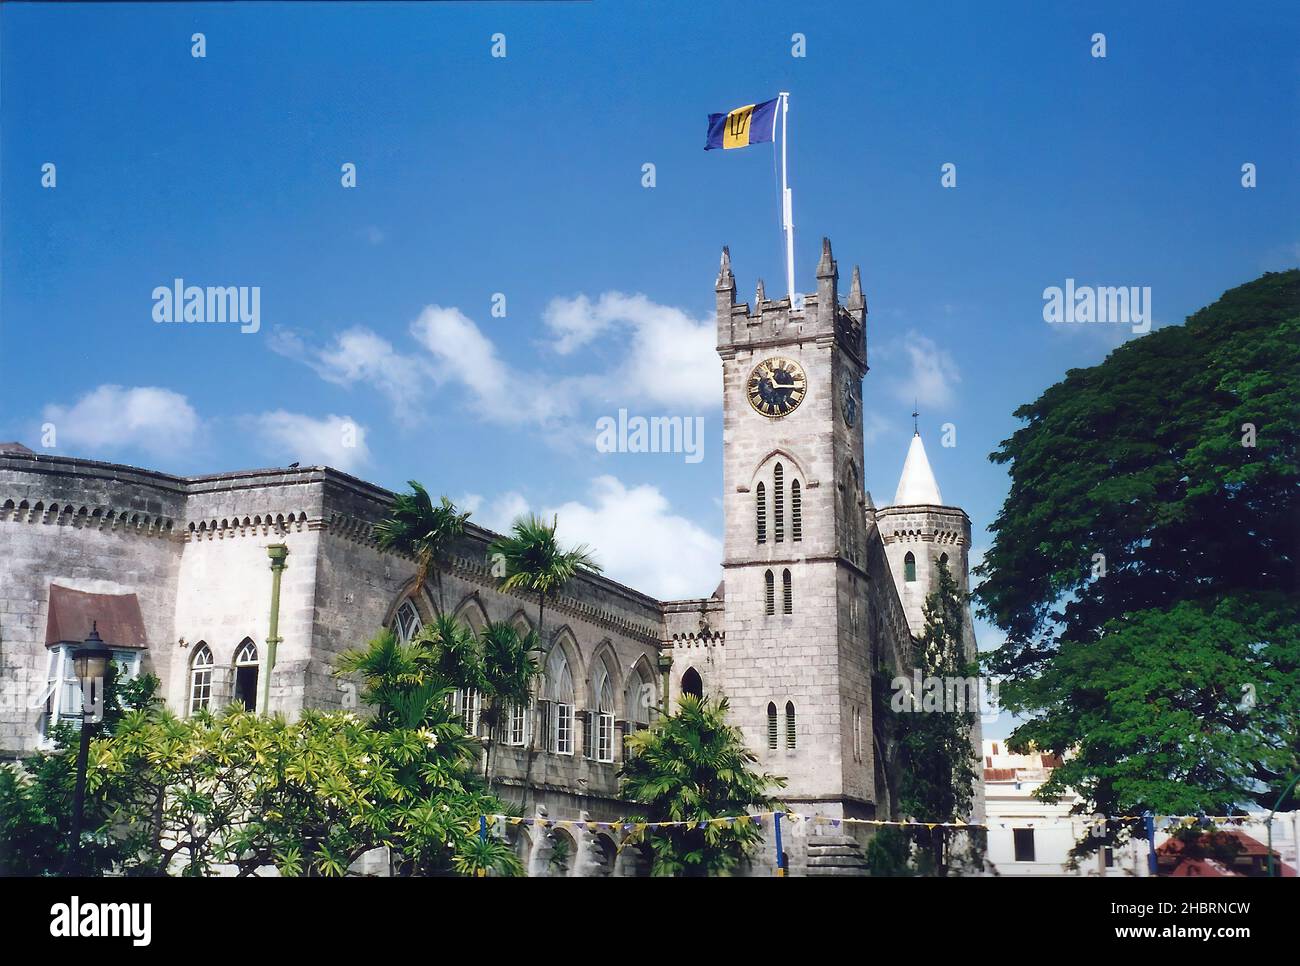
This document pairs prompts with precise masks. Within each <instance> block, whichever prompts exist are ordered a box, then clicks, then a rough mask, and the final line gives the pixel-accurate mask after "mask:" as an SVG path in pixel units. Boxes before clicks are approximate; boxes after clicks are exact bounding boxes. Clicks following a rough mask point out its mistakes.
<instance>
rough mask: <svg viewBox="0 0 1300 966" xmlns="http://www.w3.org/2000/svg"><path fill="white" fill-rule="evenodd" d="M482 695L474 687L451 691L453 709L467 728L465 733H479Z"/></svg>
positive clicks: (453, 712)
mask: <svg viewBox="0 0 1300 966" xmlns="http://www.w3.org/2000/svg"><path fill="white" fill-rule="evenodd" d="M479 703H480V696H479V693H478V692H477V691H475V690H474V689H473V688H468V689H465V688H457V689H456V690H455V691H453V692H452V693H451V711H452V714H454V715H455V716H456V717H457V718H459V719H460V723H461V724H462V725H463V726H464V728H465V733H466V734H470V735H476V734H478V714H479Z"/></svg>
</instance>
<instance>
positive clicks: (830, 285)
mask: <svg viewBox="0 0 1300 966" xmlns="http://www.w3.org/2000/svg"><path fill="white" fill-rule="evenodd" d="M816 275H817V290H816V292H815V293H809V294H808V295H807V296H805V297H804V299H803V302H802V305H798V306H792V305H791V302H790V300H789V299H788V298H782V299H767V298H765V297H764V296H763V293H762V289H761V286H760V289H759V293H758V295H757V297H756V299H755V301H754V304H753V305H750V304H747V303H738V302H737V300H736V282H735V278H734V276H733V274H732V271H731V265H730V259H729V256H728V255H727V253H726V251H725V250H724V252H723V257H722V264H721V270H720V272H719V274H718V277H717V282H716V286H715V291H716V296H717V349H718V353H719V354H720V356H721V357H722V363H723V381H724V393H723V420H724V430H723V452H724V459H723V480H722V485H723V504H724V520H725V538H724V559H723V560H722V566H723V582H722V584H721V585H719V587H718V589H717V591H715V592H714V593H713V595H712V596H710V597H705V598H700V599H697V600H676V601H660V600H656V599H654V598H652V597H650V596H648V595H646V594H643V593H641V592H639V591H637V590H635V589H633V588H630V587H626V586H624V585H622V584H619V583H617V582H616V581H613V580H610V579H608V578H606V577H603V576H600V575H595V574H589V573H582V574H580V575H579V576H578V577H577V578H576V579H575V580H574V581H573V582H571V583H570V584H569V585H568V586H567V587H566V589H565V590H564V592H563V594H562V595H561V596H560V597H559V598H558V599H557V600H555V601H554V602H552V601H550V600H548V602H547V608H546V626H545V628H544V635H543V637H544V640H543V644H544V647H545V653H544V654H543V655H541V657H540V660H539V664H540V666H541V667H542V669H543V674H542V675H541V676H540V678H539V681H538V685H537V693H536V696H535V700H534V702H533V704H532V706H531V707H530V708H529V709H527V711H526V712H525V713H522V714H519V715H516V716H515V717H514V719H513V720H511V721H508V722H506V723H505V724H504V725H503V731H502V733H501V734H500V735H499V736H498V737H499V738H500V739H501V743H500V744H498V745H497V746H496V747H495V748H494V751H493V761H494V763H495V766H494V772H495V773H496V774H497V775H498V776H499V778H498V787H499V788H500V789H501V793H502V795H503V797H505V798H508V799H509V798H514V799H516V800H518V799H519V798H520V795H519V794H518V791H519V790H520V789H521V788H522V787H523V785H524V781H525V775H527V786H528V789H529V791H528V797H527V808H528V813H529V814H530V815H531V814H534V813H535V814H538V815H544V816H546V817H548V818H551V819H587V820H591V821H600V822H604V821H609V820H612V819H617V818H620V817H622V816H623V815H624V814H626V812H627V809H628V806H627V804H626V803H625V802H624V801H622V800H621V799H620V797H619V783H618V778H617V772H618V769H619V767H620V764H621V761H622V756H623V742H622V737H623V736H624V735H626V734H628V733H630V731H632V730H635V729H637V728H639V727H643V726H645V725H647V724H648V723H650V721H651V719H652V717H653V715H655V714H656V713H657V710H656V709H658V708H659V707H661V702H662V701H663V695H662V689H663V682H664V681H665V680H666V681H667V684H668V690H669V693H668V702H669V705H670V706H671V705H672V703H673V702H674V701H676V699H677V697H678V696H679V695H680V694H682V693H697V694H705V695H717V694H724V695H726V696H727V698H728V699H729V702H730V707H731V715H732V720H733V723H734V724H736V725H737V726H738V727H740V728H741V729H742V730H743V732H744V736H745V740H746V742H747V744H748V745H749V747H750V749H751V750H753V752H754V753H755V754H756V755H757V757H758V759H759V764H760V767H761V768H762V769H763V770H765V771H769V772H773V773H776V774H779V775H783V776H785V777H786V778H787V780H788V784H787V786H786V788H785V789H784V790H783V792H782V793H781V797H782V799H783V801H784V802H785V803H786V804H787V805H788V806H789V807H790V808H791V810H793V811H796V812H801V813H805V814H813V813H815V814H820V815H825V816H829V817H832V818H890V817H893V816H895V815H896V803H895V802H893V801H892V800H891V789H892V788H893V787H894V785H895V777H896V776H894V775H892V774H891V773H890V772H891V765H890V752H889V749H888V748H886V747H881V742H880V740H879V738H878V736H877V733H876V729H874V728H873V721H874V715H875V711H874V709H873V686H872V681H873V675H876V674H877V673H889V674H903V675H907V674H910V673H911V668H912V667H913V666H914V665H915V660H914V656H913V648H914V638H915V636H917V635H919V634H920V632H921V629H922V626H923V604H924V600H925V597H926V595H927V594H929V593H930V592H932V591H933V590H934V589H935V586H936V583H937V568H938V565H939V562H940V561H941V560H944V561H946V563H947V564H948V566H949V568H950V569H951V570H952V572H953V574H954V575H955V577H956V578H957V581H958V584H959V586H960V587H961V589H962V590H966V589H967V581H968V577H967V570H968V560H967V558H968V552H969V549H970V538H971V524H970V520H969V518H968V517H967V515H966V514H965V513H964V512H963V511H962V510H961V509H959V508H957V507H954V506H948V505H945V504H944V503H943V501H942V498H941V496H940V492H939V488H938V485H937V483H936V481H935V479H934V476H933V473H932V472H931V469H930V466H929V463H928V461H927V459H926V455H925V449H924V446H923V445H922V442H921V437H920V436H919V435H917V436H914V437H913V439H912V443H911V448H910V450H909V452H908V454H907V456H906V462H905V464H904V470H903V475H902V479H901V480H900V482H899V485H898V488H897V492H896V495H895V499H894V501H893V504H892V505H890V506H882V507H877V506H875V505H874V504H873V502H872V500H871V497H870V496H869V495H868V493H867V492H866V490H865V487H864V482H863V481H864V479H865V475H866V456H865V452H864V445H863V433H862V421H861V418H860V417H861V389H862V380H863V378H864V377H865V375H866V373H867V339H866V319H867V306H866V300H865V298H864V295H863V292H862V287H861V282H860V278H859V274H858V270H857V269H856V268H855V269H854V270H853V273H852V281H851V285H850V289H849V292H848V294H847V297H845V298H843V299H841V296H840V292H839V273H838V269H837V266H836V263H835V260H834V258H833V256H832V253H831V247H830V244H829V242H824V243H823V248H822V254H821V259H820V261H819V263H818V266H817V272H816ZM431 482H432V483H433V485H434V488H435V490H436V486H437V484H436V481H431ZM392 496H393V494H392V493H390V492H389V491H387V490H385V489H383V488H381V487H378V486H375V485H372V484H370V483H367V482H365V481H363V480H360V479H357V478H356V477H353V476H350V475H348V474H346V473H342V472H340V471H338V470H335V469H331V468H329V467H324V466H315V467H303V468H293V469H268V470H255V471H249V472H238V473H223V474H217V475H213V476H198V477H178V476H171V475H168V474H165V473H158V472H153V471H149V470H143V469H136V468H132V467H127V466H120V465H115V464H109V463H102V462H96V461H91V460H83V459H75V458H70V457H64V456H52V455H46V454H36V453H33V452H32V451H30V450H28V449H27V448H26V447H23V446H21V445H18V444H5V445H3V446H0V754H3V755H4V756H5V757H13V756H15V755H20V754H23V753H27V752H30V751H32V750H34V749H37V748H39V747H41V746H42V745H43V743H44V742H45V740H46V739H45V735H46V734H47V732H48V729H49V725H50V723H51V722H52V721H55V720H57V719H59V718H60V717H67V716H72V717H75V716H76V715H77V713H78V710H79V702H80V698H79V692H78V691H77V685H76V681H75V678H74V677H72V674H71V667H70V663H69V654H70V652H71V649H72V647H73V646H75V645H76V644H77V643H78V642H80V641H81V640H83V639H84V638H85V637H86V636H87V634H88V633H89V632H90V629H91V623H92V621H93V622H95V623H96V625H97V627H98V630H99V632H100V635H101V636H102V637H103V638H104V640H105V641H106V642H107V643H108V644H109V645H110V646H111V647H113V648H114V650H115V651H116V652H117V656H118V658H119V660H120V662H121V663H122V664H123V665H124V666H125V667H126V669H127V670H128V671H129V672H133V673H141V672H145V671H148V672H152V673H153V674H156V675H157V676H158V677H159V679H160V680H161V682H162V689H161V691H162V697H163V698H164V699H165V701H166V702H167V704H168V706H169V707H171V708H173V709H174V710H175V711H176V712H178V713H181V714H188V713H191V712H192V711H193V710H195V709H197V708H200V707H212V708H216V707H219V706H222V705H225V704H227V703H229V702H232V701H240V702H243V703H244V704H245V705H246V706H247V707H249V708H250V709H253V708H257V706H258V703H259V702H260V701H261V692H262V688H261V684H262V679H261V675H262V674H264V673H266V672H265V670H264V661H265V659H266V651H267V641H266V637H267V635H268V633H269V631H268V615H269V611H270V601H271V596H272V569H271V559H270V557H269V556H268V548H269V547H272V546H274V545H283V547H284V548H285V549H286V550H287V554H285V555H284V558H283V563H284V569H283V571H282V573H281V585H280V591H279V631H278V636H279V638H280V642H279V644H278V651H277V654H276V660H275V665H274V668H273V670H272V672H271V679H270V688H269V710H270V711H272V712H283V713H285V714H287V715H290V716H292V715H294V714H295V713H297V712H298V711H300V710H301V709H303V708H321V709H337V708H350V707H355V706H356V703H357V701H356V694H357V690H356V686H355V685H354V684H353V683H351V682H349V681H347V680H345V679H341V678H339V677H337V676H335V674H334V673H333V665H334V662H335V660H336V659H337V657H338V655H339V654H341V653H342V652H344V651H346V650H348V649H351V648H355V647H357V646H360V645H362V644H364V643H365V642H366V641H368V640H369V639H370V638H371V637H372V636H373V635H374V634H375V632H376V630H377V629H378V628H379V627H381V626H386V627H391V628H393V629H394V630H395V631H396V633H398V634H399V635H400V636H402V637H404V638H406V637H409V636H410V635H411V634H413V633H414V632H415V631H416V630H417V629H418V628H419V626H420V625H421V624H422V623H423V622H425V621H427V620H428V619H430V618H431V617H432V616H433V615H434V614H435V613H436V612H437V610H438V597H437V592H436V590H435V589H434V588H433V586H432V585H433V582H432V581H429V582H428V583H427V584H426V585H425V586H424V587H423V588H421V589H420V590H419V591H418V592H417V591H416V590H415V584H416V569H417V568H416V564H415V561H414V560H412V559H410V558H409V557H406V556H402V555H399V554H395V553H392V552H385V551H383V550H381V549H380V548H379V546H378V544H377V542H376V540H375V535H374V526H375V524H376V523H377V522H378V521H380V520H381V519H383V518H384V517H385V516H386V514H387V511H388V507H389V505H390V503H391V500H392ZM494 536H495V534H493V533H491V532H489V531H487V530H484V529H482V528H479V527H477V526H474V525H473V524H472V523H471V524H469V525H467V530H466V533H465V535H464V537H463V538H462V539H461V541H460V543H459V545H458V546H457V547H456V548H455V550H454V552H453V553H452V555H451V559H450V560H449V561H448V563H447V564H446V565H445V567H444V570H443V575H442V594H443V598H444V599H445V601H446V605H447V608H448V609H449V610H452V611H453V612H454V613H455V614H456V615H457V616H458V617H460V618H461V619H463V620H464V621H465V622H466V623H467V624H468V625H470V626H471V627H473V628H475V629H479V628H481V627H483V625H485V624H486V623H487V622H488V621H510V622H512V623H514V624H515V625H516V626H517V627H518V628H519V629H520V630H521V631H522V630H528V629H533V628H534V625H535V622H536V619H537V605H536V600H535V599H533V598H529V597H526V596H518V595H515V594H512V593H509V592H504V591H502V590H501V589H500V586H499V585H500V581H499V579H498V577H497V576H496V575H494V573H493V567H492V562H491V560H490V559H489V556H488V545H489V544H490V542H491V540H492V539H493V538H494ZM593 549H594V550H595V552H596V554H597V556H599V550H600V548H599V547H598V546H597V547H595V548H593ZM277 553H278V551H277ZM965 623H966V636H967V640H966V642H965V646H966V648H967V650H968V653H969V654H971V655H973V653H974V647H975V643H974V636H973V631H972V629H971V622H970V615H969V613H968V614H967V615H966V622H965ZM661 670H662V671H665V672H666V674H665V673H661ZM457 701H458V705H459V707H460V709H461V713H462V714H463V715H464V716H465V718H466V721H467V724H468V725H469V727H470V728H471V729H473V730H480V729H481V727H482V725H481V723H480V722H479V721H478V720H477V716H478V715H477V712H478V708H477V701H476V698H475V696H474V695H472V694H466V695H458V696H457ZM259 710H262V709H259ZM973 740H974V741H975V747H976V748H978V741H979V735H978V734H975V735H973ZM979 809H980V803H979V802H977V803H975V810H976V813H977V812H978V811H979ZM977 820H978V819H977ZM510 834H511V835H512V836H514V837H515V842H516V845H517V847H518V848H519V850H520V852H521V855H522V856H523V858H524V860H525V863H526V865H527V868H528V869H529V871H530V873H532V874H538V875H545V874H554V869H555V863H551V862H549V860H548V857H549V854H550V852H551V850H552V849H554V847H555V845H556V843H557V842H558V841H559V840H560V839H561V838H564V837H567V838H568V839H570V841H568V842H566V843H565V844H566V845H567V846H568V847H569V848H568V851H567V854H568V855H570V856H573V857H574V858H573V860H572V861H570V862H569V863H568V867H567V873H568V874H573V875H633V874H639V873H641V872H643V871H644V861H643V857H642V856H641V855H640V853H638V852H637V851H636V850H632V849H628V850H622V851H620V850H619V849H618V847H617V842H615V841H614V836H613V835H612V834H609V833H605V832H600V831H589V830H587V829H585V828H577V829H570V828H565V829H553V830H551V831H550V832H544V831H542V830H541V829H538V828H532V829H528V828H519V827H516V828H512V829H511V830H510ZM863 834H864V833H863V831H862V828H861V827H858V826H841V827H838V828H832V827H831V826H829V825H825V826H809V827H808V832H807V834H803V835H793V836H787V840H786V842H785V849H786V852H787V853H788V855H789V862H790V868H791V871H792V873H794V874H802V873H807V874H819V873H822V874H837V875H844V874H854V873H857V872H860V871H861V868H862V863H861V849H860V846H861V844H862V842H861V838H860V836H861V835H863ZM771 862H772V854H771V849H767V850H764V851H763V852H762V854H759V855H756V857H755V860H754V865H755V871H763V869H764V868H765V867H770V864H771Z"/></svg>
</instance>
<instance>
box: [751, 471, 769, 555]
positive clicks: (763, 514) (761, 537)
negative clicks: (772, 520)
mask: <svg viewBox="0 0 1300 966" xmlns="http://www.w3.org/2000/svg"><path fill="white" fill-rule="evenodd" d="M754 512H755V514H756V515H757V517H758V520H757V521H756V523H757V526H756V528H755V532H756V533H757V534H758V542H759V543H767V489H766V488H765V487H764V486H763V484H762V483H760V484H758V486H757V487H755V488H754Z"/></svg>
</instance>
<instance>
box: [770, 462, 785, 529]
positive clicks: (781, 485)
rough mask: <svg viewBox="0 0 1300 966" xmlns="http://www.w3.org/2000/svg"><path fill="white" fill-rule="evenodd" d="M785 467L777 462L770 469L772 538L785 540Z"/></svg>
mask: <svg viewBox="0 0 1300 966" xmlns="http://www.w3.org/2000/svg"><path fill="white" fill-rule="evenodd" d="M784 480H785V468H784V467H782V466H781V464H780V463H777V464H776V466H775V467H774V468H773V469H772V539H773V540H775V541H776V542H777V543H781V542H782V541H783V540H785V482H784Z"/></svg>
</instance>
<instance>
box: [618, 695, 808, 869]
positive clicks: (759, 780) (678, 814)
mask: <svg viewBox="0 0 1300 966" xmlns="http://www.w3.org/2000/svg"><path fill="white" fill-rule="evenodd" d="M757 761H758V759H756V758H755V757H754V755H753V754H752V753H751V752H750V751H749V749H747V748H746V747H745V740H744V736H743V735H742V734H741V733H740V729H739V728H735V727H733V726H731V725H729V724H727V699H726V698H719V699H717V700H716V701H715V700H711V699H703V700H702V699H700V698H697V697H694V696H693V695H689V694H684V695H682V697H681V700H680V701H679V702H678V709H677V713H676V714H674V715H672V716H670V717H667V718H661V719H660V720H659V722H658V723H657V724H656V725H655V726H654V727H653V728H650V729H649V730H646V731H638V732H636V733H635V734H633V735H631V736H629V737H628V756H627V759H626V760H625V762H624V763H623V767H622V769H621V770H620V772H619V774H620V776H621V777H622V779H623V794H624V795H625V796H626V797H628V798H630V799H631V800H632V801H635V802H640V803H642V804H644V805H646V806H647V810H648V812H649V814H648V815H647V816H644V817H643V816H634V817H632V818H630V819H629V821H630V822H643V821H671V822H683V823H685V824H684V825H681V826H675V827H671V828H666V829H658V830H656V831H655V832H654V833H653V835H650V836H649V841H650V847H651V851H652V854H653V856H654V870H653V871H654V874H655V875H678V876H702V875H725V874H727V873H728V872H730V871H731V870H732V869H733V868H734V867H735V866H736V864H737V863H738V862H739V861H740V860H741V859H742V858H743V857H744V856H746V855H747V854H748V853H749V852H750V851H751V850H752V849H753V848H754V846H755V845H756V844H757V843H758V842H759V840H760V839H761V838H762V834H761V833H760V831H759V829H758V826H756V825H754V824H752V823H751V822H748V821H740V822H735V823H719V824H717V825H714V824H707V823H709V820H710V819H715V818H723V817H730V816H737V815H744V814H746V812H747V811H748V810H749V809H751V808H756V809H760V810H766V809H776V808H780V807H781V806H780V805H779V803H777V802H776V801H774V800H773V799H772V798H770V797H769V796H768V794H767V793H768V790H769V789H775V788H781V787H783V786H784V785H785V779H784V778H778V777H777V776H775V775H769V774H766V773H760V772H757V771H754V770H753V767H752V766H754V765H755V764H756V763H757ZM701 822H703V823H706V824H705V825H704V827H703V828H701V827H699V823H701ZM637 838H640V839H644V838H645V833H644V832H642V833H639V834H638V833H633V839H634V840H636V839H637Z"/></svg>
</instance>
